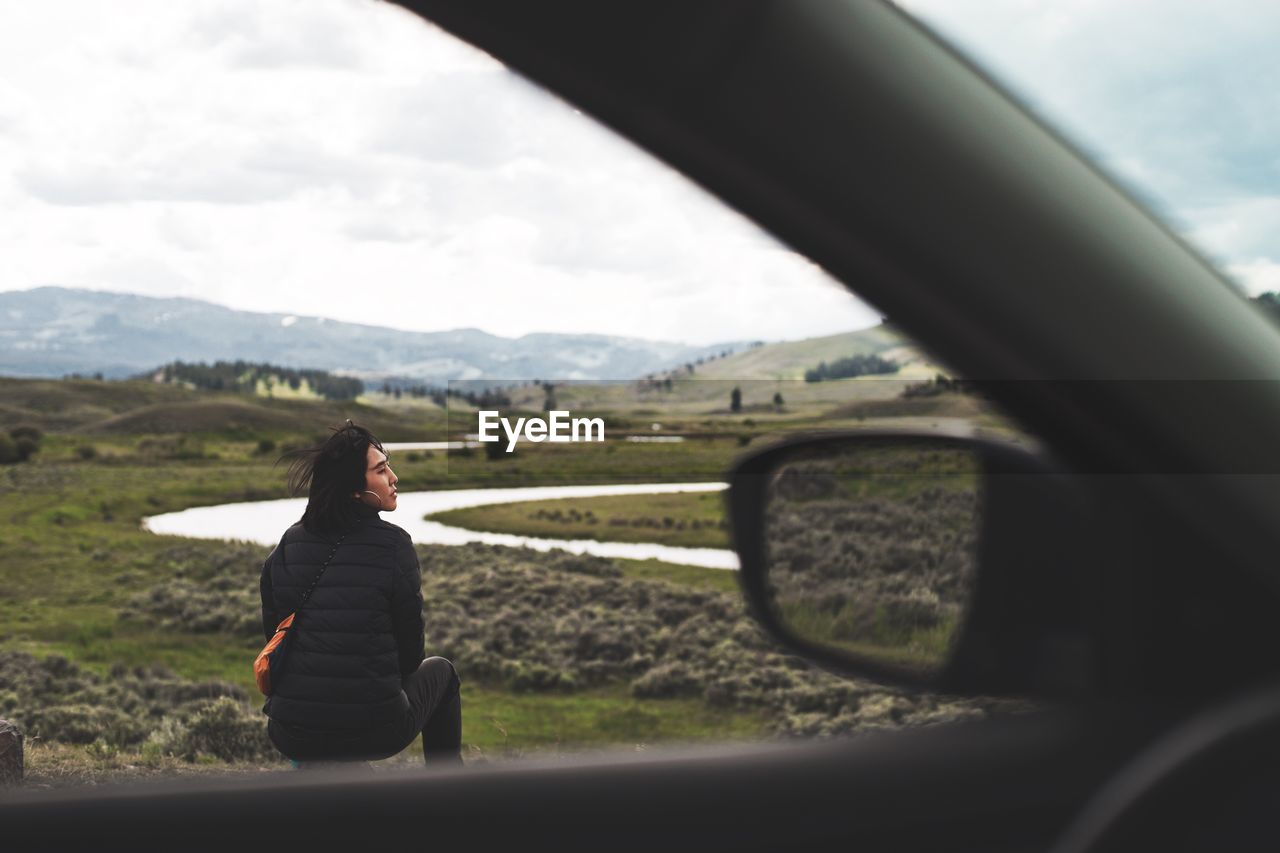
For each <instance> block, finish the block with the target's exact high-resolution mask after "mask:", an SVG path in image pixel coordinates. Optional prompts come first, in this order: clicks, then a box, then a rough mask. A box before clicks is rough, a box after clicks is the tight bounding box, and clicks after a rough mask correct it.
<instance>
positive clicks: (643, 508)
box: [428, 492, 729, 548]
mask: <svg viewBox="0 0 1280 853" xmlns="http://www.w3.org/2000/svg"><path fill="white" fill-rule="evenodd" d="M428 518H430V519H431V520H432V521H439V522H442V523H444V524H452V525H456V526H458V527H465V528H468V529H470V530H487V531H493V532H497V533H514V534H516V535H519V536H542V537H546V538H549V539H595V540H598V541H602V542H605V541H608V542H656V543H658V544H660V545H677V546H683V547H686V548H728V547H729V531H728V521H727V519H726V518H725V514H724V495H723V494H721V493H719V492H710V493H708V492H689V493H676V494H657V495H615V496H610V497H601V498H562V499H559V500H549V501H525V502H521V503H510V504H494V505H491V506H477V507H468V508H466V509H455V510H450V511H448V512H440V513H435V514H434V515H430V516H428Z"/></svg>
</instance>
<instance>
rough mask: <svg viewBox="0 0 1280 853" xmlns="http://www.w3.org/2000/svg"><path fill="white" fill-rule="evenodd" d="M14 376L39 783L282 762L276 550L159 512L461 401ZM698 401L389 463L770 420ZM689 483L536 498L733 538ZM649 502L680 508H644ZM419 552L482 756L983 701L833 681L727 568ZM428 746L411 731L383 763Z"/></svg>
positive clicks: (683, 449) (442, 469) (19, 705)
mask: <svg viewBox="0 0 1280 853" xmlns="http://www.w3.org/2000/svg"><path fill="white" fill-rule="evenodd" d="M3 385H4V389H3V390H4V391H5V394H6V396H5V403H4V410H3V411H0V415H3V417H4V418H5V422H6V424H7V423H9V422H12V421H18V422H26V423H35V424H36V425H37V426H39V427H40V429H42V430H43V431H44V436H43V440H42V442H41V446H40V449H39V452H38V453H37V454H36V455H35V456H34V457H33V458H32V459H30V460H29V461H27V462H23V463H21V464H15V465H7V466H0V524H2V528H0V676H2V677H0V716H3V717H4V718H6V719H10V720H14V721H16V722H19V723H20V724H21V725H22V726H23V727H24V729H25V730H26V731H27V733H28V737H29V740H28V751H27V752H28V773H29V782H30V784H32V785H37V786H39V785H48V786H56V785H64V784H80V783H84V782H89V781H102V780H124V779H131V778H138V777H143V776H148V775H157V774H158V775H172V774H179V775H181V774H186V773H225V772H229V771H237V772H239V771H246V772H247V771H251V770H256V769H263V768H275V767H279V766H281V762H280V759H279V758H278V756H276V755H275V754H274V751H273V750H271V748H270V746H269V744H267V743H266V742H265V736H264V728H265V718H263V717H262V715H261V714H260V713H259V712H258V707H259V706H260V697H258V696H257V694H256V693H255V691H254V688H253V684H252V677H251V673H250V667H249V665H250V662H251V661H252V658H253V655H254V654H255V653H256V651H257V649H258V648H259V647H260V646H261V643H262V635H261V629H260V626H259V625H258V614H257V577H258V573H259V571H260V568H261V561H262V559H263V558H264V557H265V552H266V551H267V550H268V549H266V548H262V547H260V546H256V545H249V544H245V543H234V542H217V541H204V540H188V539H181V538H175V537H159V536H155V535H152V534H150V533H147V532H144V531H142V530H141V529H140V527H139V524H140V521H141V519H142V518H143V517H145V516H148V515H153V514H157V513H161V512H168V511H174V510H178V509H183V508H186V507H191V506H202V505H211V504H218V503H225V502H234V501H244V500H262V499H270V498H277V497H284V496H285V493H284V482H283V481H284V471H283V468H282V467H281V466H277V465H276V464H275V462H276V459H277V457H278V456H279V455H280V453H281V452H282V451H284V450H286V449H288V448H290V447H297V446H302V445H305V444H307V443H310V442H312V441H314V440H316V439H317V438H319V437H321V436H322V435H323V425H324V424H325V423H330V422H337V421H338V420H340V416H341V417H345V416H351V417H353V418H354V419H356V420H358V421H360V422H367V423H369V424H371V425H374V428H375V429H378V430H380V435H382V437H384V438H385V439H386V440H394V439H399V440H408V439H412V438H422V437H423V435H424V431H426V432H425V434H426V435H427V436H428V437H429V438H436V437H439V436H440V431H442V430H444V429H445V425H446V422H445V419H444V415H443V413H441V412H439V411H438V410H437V411H431V410H428V409H414V410H413V411H411V412H405V413H401V412H394V413H393V412H388V411H385V410H381V409H373V408H370V407H366V406H362V405H360V404H354V403H353V404H347V405H346V407H342V406H338V405H337V404H330V403H324V402H315V401H305V400H253V399H249V400H245V399H243V398H241V399H235V398H232V397H231V396H230V395H210V394H201V393H197V392H192V391H189V390H188V389H182V388H175V387H169V386H152V385H150V384H149V383H101V382H97V383H95V382H89V381H84V382H74V381H70V382H67V383H65V384H62V383H57V382H43V381H41V382H23V381H18V380H3ZM619 417H621V418H622V420H623V421H624V422H625V421H626V418H627V417H631V418H633V419H641V420H647V418H648V416H647V415H644V414H641V415H635V414H634V413H633V414H630V415H625V414H624V415H620V416H619ZM703 420H712V422H713V424H715V427H714V428H707V429H706V432H705V434H704V435H702V436H701V437H696V438H690V439H689V440H686V441H684V442H681V443H678V444H644V443H630V442H625V441H612V442H607V443H605V444H603V445H539V446H526V445H521V446H520V448H519V449H518V450H517V452H516V453H515V454H512V455H510V456H503V457H499V458H493V459H491V458H489V457H488V456H487V455H486V454H485V453H483V452H480V451H479V450H474V449H464V450H460V451H450V452H448V453H445V452H439V451H420V452H415V451H409V452H403V453H400V452H398V453H395V454H393V462H394V464H395V467H396V470H397V473H398V475H399V476H400V478H401V488H402V489H404V490H417V489H432V488H463V487H478V486H512V485H546V484H560V483H564V484H568V483H589V482H629V481H630V482H642V481H643V482H657V481H682V482H686V481H698V480H707V481H710V480H719V479H721V478H722V477H723V473H724V471H725V469H726V468H727V467H728V466H729V464H730V463H731V462H732V460H733V459H734V458H735V456H736V455H737V454H739V453H741V452H743V451H744V449H749V446H750V445H752V444H753V443H754V442H756V441H758V440H768V430H765V429H763V428H761V427H759V425H758V424H757V425H753V426H754V430H753V432H752V433H751V434H750V435H748V437H747V440H746V441H744V440H743V439H742V435H743V433H741V432H740V430H741V429H742V428H743V427H744V426H746V425H745V424H743V423H742V420H743V419H741V418H728V417H722V418H719V420H718V421H717V420H716V418H715V417H710V418H703ZM670 497H673V498H675V499H677V502H676V503H674V504H670V505H663V504H658V505H655V504H653V503H652V502H651V501H652V499H649V500H650V502H649V503H644V502H640V503H632V504H628V503H627V502H626V501H622V502H619V503H616V504H610V503H608V501H611V500H612V499H605V500H606V502H604V503H602V502H600V501H592V502H591V503H590V505H589V506H587V505H582V506H577V507H566V506H559V507H553V506H546V507H534V508H533V509H532V510H530V509H529V508H525V509H524V510H521V512H524V513H525V515H526V516H528V515H530V514H533V515H535V516H536V514H537V513H538V512H539V511H542V513H543V515H542V517H541V518H535V519H534V520H535V521H537V522H539V523H545V524H547V525H551V526H564V525H566V524H569V525H570V526H571V525H572V524H577V523H582V524H583V525H584V526H592V525H591V524H590V522H585V521H583V519H584V518H585V517H586V515H585V513H586V512H587V511H588V510H590V511H591V512H592V513H593V515H594V516H595V517H597V518H600V519H608V518H625V519H628V523H627V524H626V525H623V524H612V525H611V524H610V523H609V522H608V521H602V522H597V525H602V526H603V527H604V528H608V529H609V530H610V531H611V533H614V534H620V535H631V531H633V530H636V531H641V532H642V533H643V537H642V538H643V539H644V540H645V541H663V540H662V537H665V536H675V535H676V534H684V535H691V534H697V537H696V539H695V540H693V541H696V542H697V543H698V544H714V545H716V546H719V547H723V545H724V542H725V540H724V536H725V531H724V528H723V525H722V523H721V522H722V518H721V515H720V510H719V507H718V501H719V496H718V495H701V496H670ZM575 510H576V512H577V513H578V516H579V519H578V520H577V521H573V520H572V519H573V512H574V511H575ZM556 512H559V513H560V515H559V516H556V515H555V513H556ZM640 517H643V518H651V519H660V521H659V524H660V525H661V526H660V527H654V526H653V525H652V524H649V525H645V524H638V525H636V526H634V527H633V526H632V525H631V523H630V519H633V518H640ZM668 517H669V518H671V519H672V521H671V524H670V526H668V525H667V524H666V522H665V519H666V518H668ZM564 519H570V521H569V522H565V521H564ZM392 520H394V517H392ZM695 520H696V521H698V522H699V524H698V527H697V529H695V528H694V526H693V524H692V522H693V521H695ZM681 522H684V524H685V529H684V530H680V529H679V524H680V523H681ZM624 527H625V530H626V533H625V534H623V529H624ZM419 556H420V559H421V561H422V564H423V567H424V595H425V599H426V608H427V612H426V618H427V626H428V628H427V630H428V636H427V641H428V649H429V652H430V653H437V654H444V655H446V656H449V657H451V658H452V659H454V660H455V662H456V663H457V664H458V667H459V670H460V672H461V673H462V676H463V678H464V692H463V697H464V732H463V737H464V743H465V749H466V753H465V754H466V756H467V758H468V760H470V761H493V760H505V759H512V758H518V757H521V756H525V755H530V754H538V755H548V754H550V755H571V754H575V753H576V752H579V751H581V750H585V749H615V748H621V749H642V748H645V747H646V746H648V745H650V744H656V743H670V742H688V741H705V740H723V739H741V738H772V737H789V736H803V737H812V736H832V735H837V734H843V733H849V732H853V731H858V730H862V729H865V728H867V727H874V726H897V725H908V724H916V723H921V722H928V721H934V720H941V719H951V718H954V717H957V716H966V715H972V714H978V713H983V712H984V710H983V707H982V705H981V703H973V702H968V703H959V702H951V701H947V700H945V699H943V698H941V697H936V696H925V695H906V694H901V693H896V692H893V691H889V690H886V689H884V688H882V687H878V686H875V685H870V684H865V683H861V682H855V681H850V680H846V679H840V678H836V677H834V676H831V675H829V674H826V673H824V672H821V671H818V670H815V669H813V668H812V667H810V666H808V665H807V664H806V663H804V662H803V661H801V660H799V659H797V658H795V657H792V656H789V655H787V654H785V653H783V652H782V651H781V650H780V649H778V648H777V647H776V646H774V645H773V644H772V642H771V641H770V640H768V639H767V638H766V637H764V636H763V635H762V634H761V633H760V632H759V631H758V629H757V628H756V627H755V625H754V623H753V622H752V621H751V620H750V619H749V618H748V617H747V616H746V614H745V612H744V607H743V603H742V601H741V598H740V596H739V594H738V593H737V592H736V590H735V588H734V578H733V576H732V574H731V573H728V572H723V571H718V570H708V569H698V568H695V567H689V566H673V565H669V564H662V563H658V562H656V561H652V560H649V561H629V560H617V561H611V560H603V559H599V558H588V557H575V556H573V555H568V554H564V553H562V552H551V553H540V552H535V551H531V550H528V549H504V548H497V547H493V546H480V545H469V546H461V547H454V548H447V547H443V546H422V547H421V548H420V551H419ZM414 760H416V759H415V757H414V752H413V749H412V748H411V749H409V750H406V752H405V753H403V754H402V755H401V756H400V757H398V758H396V759H390V760H388V761H387V762H381V763H379V768H381V767H386V768H392V767H397V766H402V765H404V763H405V762H409V763H410V764H412V762H413V761H414ZM376 769H378V768H376Z"/></svg>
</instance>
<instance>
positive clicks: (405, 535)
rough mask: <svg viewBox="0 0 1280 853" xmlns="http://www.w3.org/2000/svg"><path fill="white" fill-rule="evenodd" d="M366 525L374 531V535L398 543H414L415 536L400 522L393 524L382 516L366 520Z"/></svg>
mask: <svg viewBox="0 0 1280 853" xmlns="http://www.w3.org/2000/svg"><path fill="white" fill-rule="evenodd" d="M364 526H365V527H366V528H368V529H369V530H370V531H372V532H373V534H374V535H376V536H380V537H382V538H385V539H388V540H390V541H393V542H395V543H396V544H397V545H399V544H405V543H407V544H413V537H411V536H410V535H409V531H407V530H405V529H404V528H403V527H401V526H399V525H398V524H392V523H391V522H389V521H387V520H386V519H384V518H382V517H378V518H374V519H371V520H369V521H367V522H365V524H364Z"/></svg>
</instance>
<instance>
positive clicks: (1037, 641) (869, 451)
mask: <svg viewBox="0 0 1280 853" xmlns="http://www.w3.org/2000/svg"><path fill="white" fill-rule="evenodd" d="M728 502H729V511H730V516H731V520H732V525H733V537H734V545H735V548H736V549H737V551H738V554H739V558H740V560H741V565H742V570H741V573H740V580H741V584H742V587H743V591H744V593H745V595H746V597H747V600H748V603H749V605H750V607H751V610H752V613H753V615H754V616H755V618H756V619H757V620H758V621H759V622H760V623H761V624H762V625H763V627H764V628H765V629H766V630H768V631H769V632H770V633H772V634H773V635H774V636H775V637H776V638H777V639H779V640H780V641H782V643H783V644H784V645H785V646H787V647H789V648H790V649H792V650H793V651H796V652H798V653H800V654H801V655H803V656H805V657H807V658H809V659H811V660H814V661H816V662H817V663H819V664H822V665H824V666H826V667H828V668H830V669H834V670H837V671H839V672H844V673H847V674H852V675H857V676H862V677H866V678H871V679H875V680H877V681H881V682H885V683H891V684H900V685H906V686H912V687H925V688H930V689H936V690H943V691H947V692H953V693H975V694H976V693H987V694H998V693H1006V694H1007V693H1015V694H1023V695H1036V694H1040V695H1044V694H1055V695H1057V694H1061V693H1063V692H1064V691H1065V692H1071V693H1077V692H1079V691H1081V690H1082V689H1086V688H1087V683H1088V681H1089V679H1090V674H1091V672H1092V668H1093V664H1094V661H1093V660H1092V658H1091V655H1090V650H1089V640H1090V634H1089V631H1088V624H1089V619H1088V616H1087V611H1088V607H1089V601H1088V595H1087V591H1088V582H1087V580H1086V579H1085V578H1086V576H1087V574H1088V567H1087V566H1086V565H1085V564H1084V562H1083V561H1082V559H1081V557H1080V554H1081V553H1082V549H1083V547H1084V544H1083V543H1084V542H1085V541H1086V540H1087V538H1088V537H1087V536H1086V535H1085V530H1086V523H1085V519H1086V517H1087V512H1086V507H1085V502H1084V501H1083V500H1082V499H1081V496H1080V494H1079V492H1078V490H1077V489H1075V488H1074V487H1073V483H1072V480H1071V478H1070V477H1067V476H1066V475H1064V474H1062V473H1061V471H1060V470H1059V469H1058V467H1057V466H1056V465H1054V464H1053V463H1052V462H1050V461H1049V460H1048V459H1047V458H1046V457H1045V456H1043V455H1042V454H1040V453H1038V452H1035V451H1033V450H1031V449H1028V448H1026V447H1023V446H1021V445H1018V444H1015V443H1012V442H1006V441H1000V440H994V439H985V438H983V439H979V438H972V437H960V436H955V435H944V434H937V433H915V432H870V431H867V432H863V431H859V432H850V433H840V434H828V435H821V436H813V437H805V438H799V439H792V440H789V441H786V442H783V443H780V444H777V445H774V446H771V447H767V448H765V449H763V450H761V451H759V452H756V453H754V454H752V455H750V456H747V457H745V458H742V459H740V460H739V461H738V462H737V464H736V465H735V467H734V470H733V472H732V474H731V479H730V488H729V493H728Z"/></svg>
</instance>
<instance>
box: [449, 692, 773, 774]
mask: <svg viewBox="0 0 1280 853" xmlns="http://www.w3.org/2000/svg"><path fill="white" fill-rule="evenodd" d="M462 701H463V709H462V720H463V722H462V740H463V743H464V746H468V747H469V746H475V747H478V748H479V749H480V750H482V751H483V754H485V755H487V756H497V757H507V756H510V755H512V754H513V753H514V754H516V755H518V754H520V753H523V752H527V751H532V750H538V751H556V750H558V749H562V748H570V747H572V748H581V747H598V746H606V745H614V746H618V745H622V746H633V745H648V744H656V743H661V742H679V741H692V740H707V739H714V740H733V739H742V738H751V737H759V736H760V734H761V732H762V730H763V728H764V722H765V721H764V719H763V718H762V717H761V716H759V715H756V714H750V713H743V712H739V711H732V710H728V709H721V708H710V707H708V706H707V705H706V704H705V703H704V702H702V701H701V700H698V699H636V698H634V697H632V696H630V695H629V694H628V693H627V691H626V689H625V688H623V687H609V688H603V689H593V690H584V691H579V692H577V693H573V694H529V693H525V694H513V693H509V692H506V691H502V690H494V689H491V688H487V687H483V686H477V685H472V684H469V683H468V684H463V692H462Z"/></svg>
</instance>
